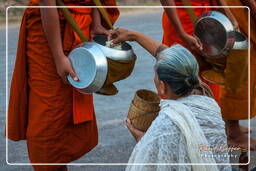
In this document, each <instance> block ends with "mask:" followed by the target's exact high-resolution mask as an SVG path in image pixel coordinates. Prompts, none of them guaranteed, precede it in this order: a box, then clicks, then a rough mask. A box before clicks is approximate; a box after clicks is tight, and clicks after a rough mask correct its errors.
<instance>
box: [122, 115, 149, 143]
mask: <svg viewBox="0 0 256 171" xmlns="http://www.w3.org/2000/svg"><path fill="white" fill-rule="evenodd" d="M125 125H126V126H127V128H128V129H129V131H130V132H131V134H132V135H133V137H134V138H135V140H136V141H137V142H138V141H139V140H140V139H141V138H142V137H143V135H144V134H145V132H142V131H140V130H138V129H136V128H134V126H133V125H132V123H131V120H130V119H128V118H127V119H126V121H125Z"/></svg>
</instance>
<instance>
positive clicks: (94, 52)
mask: <svg viewBox="0 0 256 171" xmlns="http://www.w3.org/2000/svg"><path fill="white" fill-rule="evenodd" d="M68 57H69V59H70V61H71V63H72V66H73V68H74V71H75V72H76V74H77V76H78V78H79V81H74V80H73V79H72V78H71V77H70V76H68V81H69V82H70V84H71V85H72V86H74V87H75V88H77V90H78V91H79V92H81V93H83V94H88V93H94V92H97V91H99V90H100V89H101V88H102V86H103V85H104V82H105V80H106V77H107V73H108V62H107V59H106V57H105V56H104V54H103V53H102V51H101V50H100V49H99V47H98V44H97V43H95V42H86V43H83V44H81V45H80V47H77V48H75V49H74V50H72V51H71V52H70V54H69V56H68Z"/></svg>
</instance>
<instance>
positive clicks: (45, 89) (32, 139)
mask: <svg viewBox="0 0 256 171" xmlns="http://www.w3.org/2000/svg"><path fill="white" fill-rule="evenodd" d="M38 3H39V0H32V1H30V2H29V4H28V5H29V6H36V5H38ZM64 3H65V4H67V5H93V4H92V2H91V0H86V1H83V2H82V1H76V0H65V1H64ZM103 5H116V3H115V1H114V0H108V1H104V2H103ZM70 11H71V13H72V15H73V17H74V19H75V20H76V22H77V23H78V25H79V26H80V28H81V29H82V31H83V33H84V34H85V35H86V36H88V37H89V33H90V25H91V23H92V22H93V21H92V17H91V15H92V9H91V8H82V9H81V8H80V9H70ZM107 11H108V13H109V16H110V18H111V21H112V22H113V23H114V21H115V20H116V19H117V18H118V15H119V11H118V10H117V9H107ZM59 16H60V17H59V18H60V29H61V36H62V40H63V50H64V52H65V54H66V55H68V53H69V52H70V51H71V50H72V49H73V48H74V47H75V46H76V45H77V44H78V43H80V40H79V38H78V36H77V35H76V34H75V33H74V32H73V30H72V29H71V27H70V26H69V24H68V23H66V21H65V19H64V17H63V15H62V14H61V12H60V11H59ZM75 115H76V116H79V117H80V118H79V119H80V122H78V123H79V124H78V123H76V124H74V118H73V117H74V116H75ZM7 121H8V123H7V132H6V133H7V138H9V139H11V140H14V141H19V140H25V139H26V140H27V147H28V154H29V159H30V161H31V163H68V162H71V161H73V160H76V159H78V158H80V157H81V156H83V155H84V154H85V153H87V152H89V151H90V150H92V149H93V148H94V147H95V146H96V145H97V143H98V132H97V125H96V118H95V114H94V107H93V97H92V95H82V94H80V93H78V92H77V91H76V90H75V89H73V88H72V87H71V86H70V85H65V84H63V82H62V80H61V78H60V77H59V75H58V74H57V71H56V67H55V63H54V59H53V56H52V54H51V51H50V48H49V46H48V42H47V39H46V37H45V35H44V30H43V26H42V22H41V16H40V9H37V8H27V9H26V10H25V13H24V16H23V19H22V23H21V26H20V33H19V42H18V49H17V56H16V63H15V69H14V73H13V77H12V83H11V89H10V98H9V106H8V120H7ZM58 167H60V166H34V168H35V170H47V171H48V170H54V169H56V168H58Z"/></svg>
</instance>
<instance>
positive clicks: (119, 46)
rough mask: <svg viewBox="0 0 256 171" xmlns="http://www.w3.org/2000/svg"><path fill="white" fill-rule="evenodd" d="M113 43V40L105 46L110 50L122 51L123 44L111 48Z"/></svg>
mask: <svg viewBox="0 0 256 171" xmlns="http://www.w3.org/2000/svg"><path fill="white" fill-rule="evenodd" d="M112 41H113V40H109V41H106V45H105V46H106V47H108V48H113V49H116V50H122V44H121V43H118V44H117V45H115V46H114V47H111V44H112Z"/></svg>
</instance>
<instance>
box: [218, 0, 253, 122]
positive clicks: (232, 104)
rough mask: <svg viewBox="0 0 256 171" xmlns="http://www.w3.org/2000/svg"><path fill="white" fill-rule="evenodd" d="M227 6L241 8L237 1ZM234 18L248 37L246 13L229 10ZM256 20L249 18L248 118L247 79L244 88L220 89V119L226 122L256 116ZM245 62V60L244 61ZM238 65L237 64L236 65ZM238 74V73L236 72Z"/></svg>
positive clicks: (229, 1) (239, 9) (240, 10)
mask: <svg viewBox="0 0 256 171" xmlns="http://www.w3.org/2000/svg"><path fill="white" fill-rule="evenodd" d="M226 2H227V5H229V6H243V4H242V3H241V2H240V1H239V0H236V1H234V0H226ZM230 10H231V12H232V13H233V15H234V16H235V18H236V20H237V22H238V24H239V28H240V30H241V31H242V32H243V33H244V34H245V35H247V36H248V11H247V9H241V8H230ZM255 28H256V19H255V18H254V19H253V18H252V17H251V40H250V42H251V47H250V74H251V77H250V109H251V110H250V117H248V102H249V101H248V88H247V87H248V79H247V82H246V83H245V84H244V86H243V87H242V88H241V89H240V90H239V91H237V92H236V93H232V92H229V91H227V90H226V89H225V88H223V89H221V96H220V100H221V109H222V117H223V118H224V119H226V120H243V119H249V118H252V117H255V116H256V29H255ZM246 60H247V59H246ZM237 65H239V64H237ZM238 72H239V71H238Z"/></svg>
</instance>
